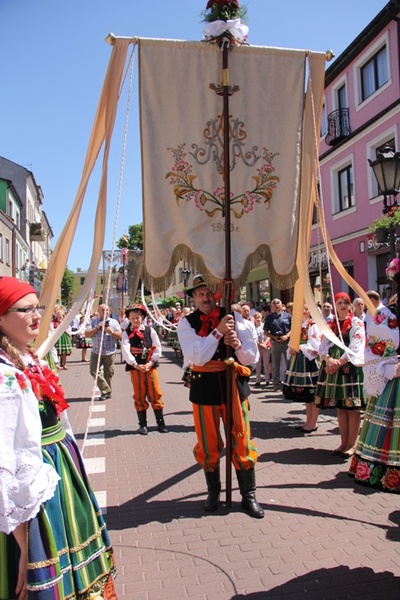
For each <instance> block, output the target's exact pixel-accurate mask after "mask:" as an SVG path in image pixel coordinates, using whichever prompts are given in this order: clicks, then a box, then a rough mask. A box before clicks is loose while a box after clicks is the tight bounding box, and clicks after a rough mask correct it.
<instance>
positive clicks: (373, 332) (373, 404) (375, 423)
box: [349, 304, 400, 494]
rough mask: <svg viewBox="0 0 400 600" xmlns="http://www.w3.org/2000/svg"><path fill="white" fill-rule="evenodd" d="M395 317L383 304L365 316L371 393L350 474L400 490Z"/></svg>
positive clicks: (399, 373)
mask: <svg viewBox="0 0 400 600" xmlns="http://www.w3.org/2000/svg"><path fill="white" fill-rule="evenodd" d="M398 346H399V329H398V322H397V318H396V316H395V315H394V314H393V313H392V311H391V310H390V309H389V308H388V307H386V306H384V305H383V304H380V306H379V307H378V309H377V311H376V313H375V315H374V317H371V315H370V314H368V315H367V317H366V343H365V364H364V390H365V394H366V395H367V396H368V398H369V400H368V405H367V408H366V411H365V417H364V422H363V426H362V428H361V433H360V439H359V442H358V444H357V448H356V452H355V455H354V456H353V458H352V461H351V465H350V470H349V475H350V476H353V477H354V478H355V481H356V483H360V484H363V485H367V486H370V487H373V488H376V489H378V490H382V491H384V492H397V493H398V494H399V493H400V380H399V377H400V364H399V362H398V358H397V349H398Z"/></svg>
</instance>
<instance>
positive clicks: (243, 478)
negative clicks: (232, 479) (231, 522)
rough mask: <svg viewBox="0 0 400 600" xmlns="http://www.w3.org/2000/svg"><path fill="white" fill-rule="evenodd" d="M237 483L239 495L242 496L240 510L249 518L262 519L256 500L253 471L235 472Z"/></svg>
mask: <svg viewBox="0 0 400 600" xmlns="http://www.w3.org/2000/svg"><path fill="white" fill-rule="evenodd" d="M236 475H237V480H238V482H239V489H240V493H241V494H242V508H243V510H245V511H246V512H247V513H248V514H249V515H250V516H251V517H254V518H255V519H262V518H263V517H264V511H263V509H262V508H261V506H260V505H259V504H258V502H257V500H256V476H255V473H254V469H249V470H248V471H236Z"/></svg>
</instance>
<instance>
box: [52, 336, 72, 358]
mask: <svg viewBox="0 0 400 600" xmlns="http://www.w3.org/2000/svg"><path fill="white" fill-rule="evenodd" d="M55 347H56V350H57V354H58V355H59V356H61V354H66V355H67V356H69V355H70V354H71V352H72V339H71V336H70V335H68V333H65V331H64V333H62V334H61V337H60V338H59V339H58V340H57V341H56V343H55Z"/></svg>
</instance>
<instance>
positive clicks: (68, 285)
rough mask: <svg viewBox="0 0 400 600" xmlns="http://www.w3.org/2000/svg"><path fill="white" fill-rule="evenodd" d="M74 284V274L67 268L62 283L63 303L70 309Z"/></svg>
mask: <svg viewBox="0 0 400 600" xmlns="http://www.w3.org/2000/svg"><path fill="white" fill-rule="evenodd" d="M74 283H75V280H74V274H73V272H72V271H71V270H70V269H68V267H66V269H65V271H64V275H63V278H62V281H61V302H62V305H63V306H68V307H69V306H70V304H71V296H72V294H73V292H74V288H75V286H74Z"/></svg>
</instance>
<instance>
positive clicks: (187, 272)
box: [181, 265, 192, 306]
mask: <svg viewBox="0 0 400 600" xmlns="http://www.w3.org/2000/svg"><path fill="white" fill-rule="evenodd" d="M191 272H192V271H191V270H190V269H187V268H186V267H185V265H183V267H182V269H181V273H182V279H183V289H184V294H185V306H187V296H186V285H187V280H188V279H189V277H190V273H191Z"/></svg>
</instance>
